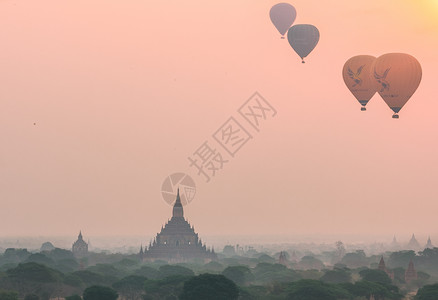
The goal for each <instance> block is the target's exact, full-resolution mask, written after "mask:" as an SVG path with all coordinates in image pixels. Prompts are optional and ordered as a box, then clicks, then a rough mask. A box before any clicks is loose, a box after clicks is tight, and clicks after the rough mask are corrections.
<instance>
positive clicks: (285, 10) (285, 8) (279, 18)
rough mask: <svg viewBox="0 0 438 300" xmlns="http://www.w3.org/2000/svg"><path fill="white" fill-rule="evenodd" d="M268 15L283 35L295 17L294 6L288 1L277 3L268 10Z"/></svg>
mask: <svg viewBox="0 0 438 300" xmlns="http://www.w3.org/2000/svg"><path fill="white" fill-rule="evenodd" d="M269 16H270V17H271V21H272V23H273V24H274V26H275V27H276V28H277V30H278V31H279V32H280V34H281V35H282V36H284V35H285V34H286V32H287V30H288V29H289V27H291V26H292V24H293V22H294V21H295V18H296V17H297V12H296V10H295V7H293V6H292V5H290V4H289V3H278V4H275V5H274V6H272V8H271V10H270V11H269Z"/></svg>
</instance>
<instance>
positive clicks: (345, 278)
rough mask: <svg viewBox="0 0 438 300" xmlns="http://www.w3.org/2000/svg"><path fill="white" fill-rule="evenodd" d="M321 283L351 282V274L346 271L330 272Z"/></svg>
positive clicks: (323, 277)
mask: <svg viewBox="0 0 438 300" xmlns="http://www.w3.org/2000/svg"><path fill="white" fill-rule="evenodd" d="M321 281H323V282H325V283H342V282H351V274H350V272H348V271H347V270H346V269H334V270H329V271H327V272H325V274H324V275H323V276H322V277H321Z"/></svg>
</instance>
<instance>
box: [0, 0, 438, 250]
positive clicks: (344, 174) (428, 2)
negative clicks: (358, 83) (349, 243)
mask: <svg viewBox="0 0 438 300" xmlns="http://www.w3.org/2000/svg"><path fill="white" fill-rule="evenodd" d="M276 3H277V2H276V1H261V0H257V1H254V0H224V1H208V2H205V1H200V0H186V1H176V0H170V1H150V0H146V1H145V0H130V1H120V0H111V1H108V0H91V1H90V0H86V1H85V0H79V1H73V2H71V1H55V0H39V1H32V0H23V1H18V0H14V1H12V0H0V41H1V47H0V108H1V109H0V138H1V147H0V236H32V235H33V236H41V235H44V236H50V235H71V236H75V235H76V234H77V232H78V231H79V230H82V232H83V233H84V235H85V236H86V235H88V236H98V235H100V236H111V235H118V236H123V235H144V236H151V235H153V234H155V233H156V232H158V231H159V230H160V228H161V225H163V224H164V223H165V222H166V221H167V220H168V219H169V218H170V217H171V206H169V205H168V204H167V203H166V202H165V201H164V200H163V198H162V195H161V186H162V183H163V181H164V180H165V178H166V177H167V176H169V175H170V174H172V173H175V172H184V173H186V174H188V175H189V176H191V177H192V178H193V179H194V181H195V182H196V196H195V198H194V199H193V201H192V202H191V203H190V204H188V205H187V206H185V208H184V209H185V216H186V218H187V219H188V220H189V221H190V222H191V223H192V224H194V225H195V230H196V231H197V232H199V234H200V236H201V237H202V236H213V235H223V236H233V235H240V236H243V235H285V236H291V237H293V236H299V237H301V238H305V237H306V236H309V237H310V236H315V235H322V236H324V235H327V236H330V237H334V236H335V237H336V236H339V237H342V236H368V237H373V236H377V235H380V236H387V237H388V241H390V240H391V239H392V236H393V235H396V236H397V238H398V239H399V240H401V241H403V240H408V238H409V237H410V236H411V235H412V233H415V234H416V235H417V236H418V237H419V238H420V241H421V242H423V240H424V242H425V239H426V237H427V236H428V235H431V236H432V238H433V237H436V240H437V242H438V229H437V227H436V214H437V211H438V201H437V200H438V192H437V189H436V185H437V170H438V159H437V153H438V137H437V128H438V124H437V121H436V117H435V111H436V108H437V107H438V104H437V102H436V95H437V91H438V86H437V83H436V78H437V75H436V70H438V58H437V56H436V53H437V52H438V1H437V0H416V1H410V0H409V1H408V0H385V1H381V0H369V1H344V0H342V1H341V0H333V1H316V0H296V1H291V2H288V3H290V4H292V5H293V6H294V7H295V8H296V11H297V18H296V20H295V22H294V24H313V25H314V26H316V27H317V28H318V29H319V32H320V40H319V43H318V45H317V46H316V48H315V49H314V50H313V51H312V53H311V54H310V55H309V56H308V57H307V59H306V63H305V64H302V63H301V60H300V59H299V57H298V55H297V54H296V53H295V52H294V51H293V50H292V48H291V47H290V45H289V44H288V42H287V39H286V40H284V39H280V34H279V33H278V31H277V30H276V29H275V27H274V26H273V24H272V23H271V21H270V19H269V10H270V8H271V7H272V6H273V5H274V4H276ZM390 52H402V53H408V54H410V55H413V56H414V57H416V58H417V60H418V61H419V62H420V64H421V66H422V70H423V77H422V81H421V84H420V86H419V88H418V90H417V91H416V93H415V94H414V95H413V96H412V98H411V99H410V101H409V102H408V103H407V104H406V105H405V107H404V108H403V109H402V111H401V112H400V119H398V120H395V119H392V118H391V116H392V111H391V110H390V109H389V108H388V107H387V105H386V104H385V103H384V102H383V100H382V99H381V98H380V96H379V95H377V94H376V95H375V96H374V97H373V98H372V99H371V101H370V102H369V104H368V105H367V108H368V110H367V111H366V112H361V111H360V105H359V103H358V102H357V101H356V100H355V99H354V97H353V95H351V93H350V92H349V90H348V89H347V88H346V86H345V84H344V82H343V79H342V74H341V73H342V67H343V65H344V63H345V61H346V60H347V59H349V58H350V57H352V56H355V55H359V54H368V55H373V56H376V57H378V56H380V55H382V54H385V53H390ZM255 92H258V93H259V94H260V95H261V96H262V97H263V98H264V99H265V100H266V101H267V102H268V103H269V104H270V105H271V106H272V107H273V108H274V109H275V111H276V115H275V116H273V117H269V118H267V119H266V120H264V121H263V123H262V124H261V127H260V130H259V131H256V130H254V128H252V127H251V126H250V124H249V123H248V122H247V121H246V120H244V119H243V118H242V117H241V115H239V113H238V109H239V108H240V107H241V106H242V105H243V104H244V103H245V101H247V100H248V99H249V97H250V96H251V95H253V94H254V93H255ZM230 117H233V118H235V120H236V121H238V122H239V124H241V125H242V126H243V127H244V128H246V130H247V131H248V133H249V134H250V135H251V136H252V139H250V140H249V141H248V142H247V143H246V144H245V145H244V146H242V148H241V149H239V151H238V152H237V153H235V155H234V157H231V156H230V155H228V153H227V152H226V151H224V149H223V148H221V146H220V145H219V144H218V143H217V142H215V140H214V138H213V134H214V133H215V132H216V131H217V130H218V129H219V128H221V126H222V125H223V124H224V123H225V122H226V121H227V120H228V119H229V118H230ZM206 141H207V142H208V143H209V144H211V146H213V148H215V149H216V151H217V152H218V153H219V152H220V153H222V155H223V157H224V158H225V159H227V160H228V162H227V163H225V164H224V165H223V169H221V170H218V171H217V172H216V174H215V176H214V177H211V180H210V181H209V182H208V183H207V182H206V180H205V178H204V177H203V176H202V174H201V175H198V171H197V169H196V168H194V167H193V166H190V161H189V160H188V157H191V156H193V155H194V153H195V152H196V150H197V149H198V148H199V147H200V146H201V145H203V143H204V142H206Z"/></svg>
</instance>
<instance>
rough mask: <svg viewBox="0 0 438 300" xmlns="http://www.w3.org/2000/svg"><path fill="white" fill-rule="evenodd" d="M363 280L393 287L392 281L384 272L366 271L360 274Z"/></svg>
mask: <svg viewBox="0 0 438 300" xmlns="http://www.w3.org/2000/svg"><path fill="white" fill-rule="evenodd" d="M359 275H360V277H362V279H363V280H366V281H370V282H377V283H380V284H383V285H391V284H392V281H391V278H389V277H388V275H387V274H386V273H385V272H384V271H382V270H375V269H365V270H362V271H360V272H359Z"/></svg>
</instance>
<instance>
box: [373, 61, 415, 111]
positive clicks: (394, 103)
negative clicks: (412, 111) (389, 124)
mask: <svg viewBox="0 0 438 300" xmlns="http://www.w3.org/2000/svg"><path fill="white" fill-rule="evenodd" d="M421 75H422V72H421V65H420V63H419V62H418V60H417V59H415V57H413V56H411V55H409V54H404V53H388V54H384V55H382V56H379V57H378V58H377V59H376V61H375V62H374V65H373V77H374V82H375V84H376V89H377V92H378V93H379V94H380V96H381V97H382V98H383V100H384V101H385V102H386V104H387V105H388V106H389V108H391V109H392V110H393V111H394V115H393V116H392V117H393V118H395V119H398V117H399V116H398V113H399V112H400V110H401V109H402V107H403V106H404V105H405V104H406V102H408V100H409V99H410V98H411V96H412V95H413V94H414V93H415V91H416V90H417V88H418V86H419V85H420V81H421Z"/></svg>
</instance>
